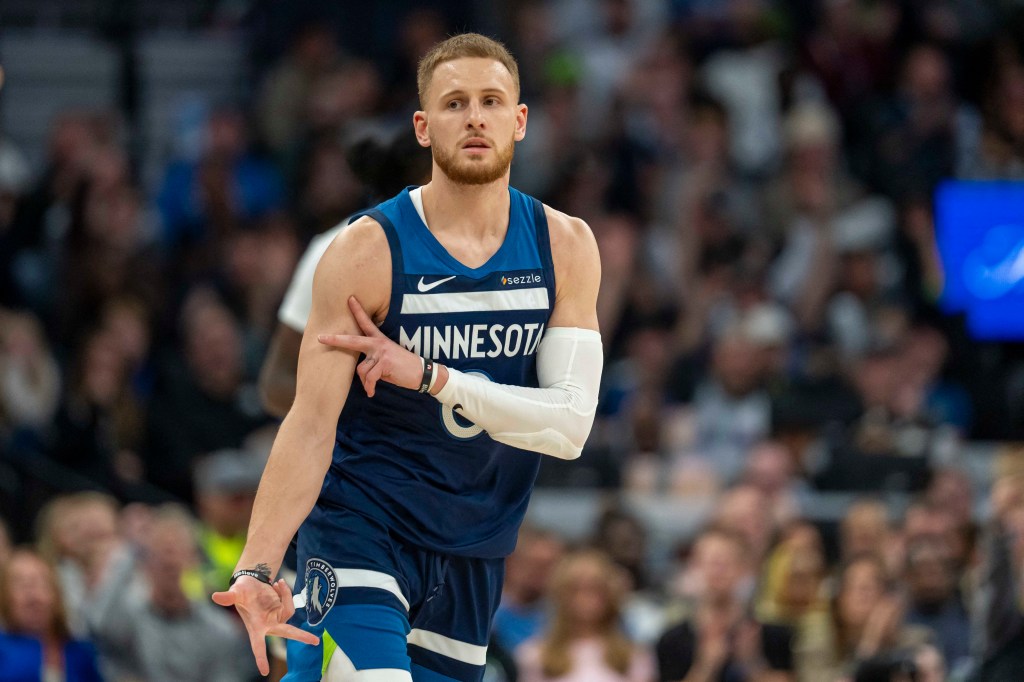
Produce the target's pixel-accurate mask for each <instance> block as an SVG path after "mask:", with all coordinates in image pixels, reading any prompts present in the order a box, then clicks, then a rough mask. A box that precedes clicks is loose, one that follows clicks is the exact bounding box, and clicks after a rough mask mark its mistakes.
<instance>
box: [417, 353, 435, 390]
mask: <svg viewBox="0 0 1024 682" xmlns="http://www.w3.org/2000/svg"><path fill="white" fill-rule="evenodd" d="M433 381H434V361H433V360H427V359H426V358H423V378H422V379H420V393H426V392H427V391H428V390H430V384H431V383H433Z"/></svg>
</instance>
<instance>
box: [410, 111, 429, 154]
mask: <svg viewBox="0 0 1024 682" xmlns="http://www.w3.org/2000/svg"><path fill="white" fill-rule="evenodd" d="M412 128H413V131H414V132H415V133H416V141H417V142H419V143H420V146H421V147H429V146H430V134H429V133H428V132H427V114H426V112H423V111H417V112H416V113H414V114H413V115H412Z"/></svg>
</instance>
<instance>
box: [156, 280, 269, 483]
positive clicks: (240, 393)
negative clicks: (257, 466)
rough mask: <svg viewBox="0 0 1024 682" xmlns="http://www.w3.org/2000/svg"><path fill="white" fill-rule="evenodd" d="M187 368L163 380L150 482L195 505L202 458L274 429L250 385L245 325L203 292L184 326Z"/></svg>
mask: <svg viewBox="0 0 1024 682" xmlns="http://www.w3.org/2000/svg"><path fill="white" fill-rule="evenodd" d="M181 326H182V336H183V341H184V350H185V357H184V366H183V367H181V366H179V363H178V361H177V359H175V360H174V361H172V362H171V364H170V366H169V367H168V368H167V370H166V371H165V372H164V373H163V376H162V377H161V381H160V382H159V383H158V385H157V387H156V389H155V391H154V395H153V401H152V404H151V407H150V411H149V422H148V435H147V444H148V447H147V450H146V451H147V453H148V459H147V460H146V463H145V464H146V470H147V477H148V479H149V480H150V482H152V483H154V484H156V485H158V486H160V487H162V488H163V489H165V490H167V491H168V492H171V493H173V494H175V495H177V496H178V497H179V498H180V499H184V500H189V499H191V497H192V475H191V467H192V465H193V463H194V462H195V460H196V458H198V457H199V456H201V455H203V454H206V453H209V452H213V451H214V450H218V449H220V448H225V447H227V448H230V447H238V446H239V445H240V444H241V442H242V440H243V439H244V438H245V436H246V435H248V434H249V433H251V432H252V431H254V430H255V429H257V428H258V427H260V426H262V425H263V424H265V423H266V422H267V419H266V417H264V416H263V415H262V413H261V411H260V408H259V402H258V396H257V395H256V391H255V389H254V387H252V386H250V385H248V384H246V383H245V376H244V366H243V357H242V339H241V335H240V332H239V328H238V322H237V320H236V319H235V318H234V316H233V315H232V314H231V312H230V311H228V310H227V308H225V307H224V305H223V304H222V303H221V302H220V301H219V300H217V299H216V297H215V296H213V295H212V294H211V293H210V292H209V291H204V290H198V289H197V290H195V291H193V292H192V294H191V295H190V296H189V298H188V299H187V301H186V303H185V305H184V310H183V312H182V319H181Z"/></svg>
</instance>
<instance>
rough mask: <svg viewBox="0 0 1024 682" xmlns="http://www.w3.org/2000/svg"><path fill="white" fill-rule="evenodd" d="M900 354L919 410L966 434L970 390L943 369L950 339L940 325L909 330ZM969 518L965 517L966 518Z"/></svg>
mask: <svg viewBox="0 0 1024 682" xmlns="http://www.w3.org/2000/svg"><path fill="white" fill-rule="evenodd" d="M902 355H903V357H902V358H901V364H902V365H903V367H902V372H901V373H902V375H903V380H904V381H905V382H906V383H907V385H908V389H909V390H912V391H914V394H913V397H914V399H915V401H916V402H917V403H918V407H917V410H918V412H920V413H922V416H923V417H924V418H925V419H927V420H928V421H929V422H931V423H932V424H948V425H950V426H955V427H957V429H958V430H959V432H960V434H967V433H969V432H970V430H971V425H972V422H973V416H974V415H973V414H972V410H973V408H972V406H971V399H970V396H969V395H968V393H967V390H966V389H965V388H964V387H963V386H962V385H960V384H959V383H958V382H956V381H953V380H951V379H949V378H947V377H946V376H945V375H944V373H945V370H946V365H947V361H948V359H949V342H948V341H947V340H946V338H945V337H944V336H943V335H942V332H940V331H939V330H938V329H935V328H934V327H928V326H918V327H914V328H913V329H911V330H910V332H909V333H908V334H907V336H906V340H905V342H904V344H903V349H902ZM965 520H966V519H965Z"/></svg>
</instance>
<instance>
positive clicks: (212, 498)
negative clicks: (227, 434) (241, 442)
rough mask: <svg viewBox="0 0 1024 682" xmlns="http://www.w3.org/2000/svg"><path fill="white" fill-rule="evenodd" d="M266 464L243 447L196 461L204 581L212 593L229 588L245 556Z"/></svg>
mask: <svg viewBox="0 0 1024 682" xmlns="http://www.w3.org/2000/svg"><path fill="white" fill-rule="evenodd" d="M263 464H264V461H263V460H261V459H260V458H259V457H258V456H257V455H255V454H253V453H250V452H246V451H243V450H218V451H217V452H214V453H213V454H211V455H208V456H207V457H205V458H203V459H202V460H200V461H199V462H198V463H197V464H196V467H195V487H196V493H195V500H196V509H197V510H198V513H199V521H200V525H199V549H200V550H201V552H202V555H203V559H204V576H203V577H204V580H203V583H204V586H205V588H206V591H207V592H209V593H211V594H212V593H213V592H217V591H222V590H226V589H228V583H229V582H230V580H231V574H232V573H234V572H235V566H236V564H237V563H238V558H239V557H240V556H241V555H242V549H243V548H244V547H245V536H246V531H248V529H249V517H250V516H251V515H252V504H253V502H254V501H255V499H256V488H257V487H258V486H259V482H260V477H261V476H262V475H263Z"/></svg>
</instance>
